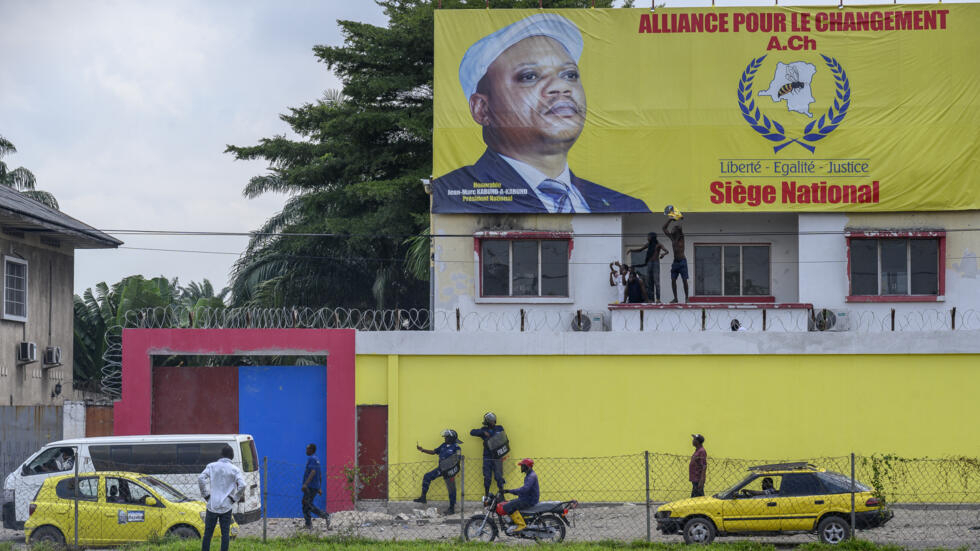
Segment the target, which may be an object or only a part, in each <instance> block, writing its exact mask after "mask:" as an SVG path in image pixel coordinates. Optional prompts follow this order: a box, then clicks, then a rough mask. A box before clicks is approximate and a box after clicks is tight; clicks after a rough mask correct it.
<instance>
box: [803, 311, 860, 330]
mask: <svg viewBox="0 0 980 551" xmlns="http://www.w3.org/2000/svg"><path fill="white" fill-rule="evenodd" d="M808 325H809V329H810V331H850V330H851V317H850V314H849V312H848V311H847V310H831V309H828V308H823V309H820V310H814V311H813V317H812V318H810V322H809V324H808Z"/></svg>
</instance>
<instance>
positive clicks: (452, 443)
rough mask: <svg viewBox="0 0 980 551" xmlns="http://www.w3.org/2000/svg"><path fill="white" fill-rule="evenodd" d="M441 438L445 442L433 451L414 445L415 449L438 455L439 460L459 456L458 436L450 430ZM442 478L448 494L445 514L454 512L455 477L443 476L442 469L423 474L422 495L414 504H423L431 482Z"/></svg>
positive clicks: (444, 432)
mask: <svg viewBox="0 0 980 551" xmlns="http://www.w3.org/2000/svg"><path fill="white" fill-rule="evenodd" d="M442 437H443V439H445V442H443V443H442V444H440V445H439V447H438V448H436V449H434V450H427V449H425V448H423V447H422V446H420V445H418V444H416V445H415V447H416V448H417V449H418V450H419V451H420V452H422V453H426V454H429V455H438V456H439V460H440V461H442V460H443V459H448V458H450V457H452V456H454V455H459V454H460V448H459V444H462V442H461V441H460V440H459V434H457V433H456V431H454V430H452V429H446V430H444V431H442ZM440 476H441V477H442V478H443V480H445V481H446V492H447V493H448V494H449V509H446V511H445V513H446V514H447V515H451V514H453V513H455V512H456V477H455V476H445V475H444V474H443V472H442V469H441V468H440V467H439V466H436V468H435V469H432V470H431V471H429V472H427V473H425V476H423V477H422V495H421V496H419V497H417V498H415V500H414V501H415V503H425V502H426V499H425V495H426V494H427V493H428V492H429V485H430V484H432V481H433V480H435V479H437V478H439V477H440Z"/></svg>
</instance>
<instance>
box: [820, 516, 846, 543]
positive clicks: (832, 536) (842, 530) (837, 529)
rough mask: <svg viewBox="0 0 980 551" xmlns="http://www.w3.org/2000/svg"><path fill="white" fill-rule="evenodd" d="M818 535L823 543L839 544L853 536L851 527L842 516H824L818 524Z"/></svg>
mask: <svg viewBox="0 0 980 551" xmlns="http://www.w3.org/2000/svg"><path fill="white" fill-rule="evenodd" d="M817 536H819V537H820V542H821V543H829V544H830V545H837V544H838V543H840V542H842V541H844V540H847V539H849V538H850V537H851V527H850V525H849V524H847V521H846V520H844V519H842V518H841V517H824V519H823V520H821V521H820V524H818V525H817Z"/></svg>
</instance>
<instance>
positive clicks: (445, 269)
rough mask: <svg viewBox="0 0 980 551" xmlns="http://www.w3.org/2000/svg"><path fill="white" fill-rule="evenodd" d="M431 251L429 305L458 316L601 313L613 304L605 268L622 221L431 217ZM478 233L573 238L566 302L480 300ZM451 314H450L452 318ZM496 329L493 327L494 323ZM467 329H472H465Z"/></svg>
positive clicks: (605, 218) (614, 253) (617, 218)
mask: <svg viewBox="0 0 980 551" xmlns="http://www.w3.org/2000/svg"><path fill="white" fill-rule="evenodd" d="M432 219H433V223H432V224H433V226H432V227H433V231H432V233H433V235H434V236H435V237H434V243H435V245H434V248H435V257H434V259H435V265H434V266H435V278H434V306H435V309H436V310H442V311H446V312H453V313H454V312H455V309H456V308H459V309H460V312H461V315H462V316H464V317H465V316H467V315H471V314H479V315H484V316H490V317H493V316H495V315H496V316H500V319H505V318H506V319H512V318H511V317H510V316H512V315H513V314H515V313H516V312H518V311H519V310H520V309H521V308H529V307H530V308H533V309H534V310H535V311H536V312H538V313H539V314H544V313H549V312H551V313H565V314H569V313H571V312H574V311H576V310H578V309H582V310H585V311H595V312H606V310H607V306H608V305H609V303H611V302H613V301H614V300H615V299H616V292H615V288H612V287H610V286H609V276H608V274H609V263H610V262H612V261H614V260H618V259H620V252H619V249H620V244H621V239H620V237H619V234H620V233H621V231H622V218H621V217H620V216H618V215H589V216H566V215H519V216H505V215H487V216H472V215H433V216H432ZM479 231H557V232H570V233H572V234H573V236H574V237H573V246H572V251H571V255H570V258H569V293H570V296H569V297H568V298H517V299H480V298H479V297H478V284H479V280H478V270H479V257H478V256H477V254H476V252H475V251H474V241H473V235H474V234H475V233H476V232H479ZM453 315H455V314H453ZM494 325H495V326H496V325H497V323H496V322H495V323H494ZM469 327H476V325H473V324H470V325H469Z"/></svg>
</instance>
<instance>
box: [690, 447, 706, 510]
mask: <svg viewBox="0 0 980 551" xmlns="http://www.w3.org/2000/svg"><path fill="white" fill-rule="evenodd" d="M691 445H692V446H694V453H693V454H692V455H691V463H690V464H689V465H688V467H687V471H688V479H689V480H690V481H691V497H701V496H703V495H704V481H705V479H706V477H707V474H708V452H707V451H706V450H705V449H704V437H703V436H701V435H700V434H692V435H691Z"/></svg>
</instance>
